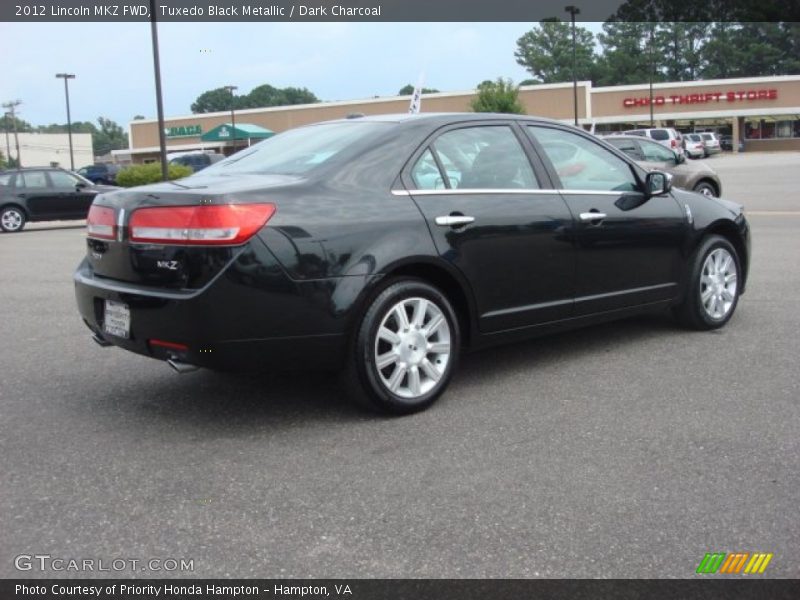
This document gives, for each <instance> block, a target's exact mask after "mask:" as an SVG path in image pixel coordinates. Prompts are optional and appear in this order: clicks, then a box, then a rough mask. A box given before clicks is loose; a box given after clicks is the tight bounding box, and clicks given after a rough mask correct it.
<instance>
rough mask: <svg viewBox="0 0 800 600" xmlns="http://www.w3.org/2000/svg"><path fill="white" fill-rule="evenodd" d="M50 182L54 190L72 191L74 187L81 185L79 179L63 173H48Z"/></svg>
mask: <svg viewBox="0 0 800 600" xmlns="http://www.w3.org/2000/svg"><path fill="white" fill-rule="evenodd" d="M50 181H51V182H52V185H53V187H54V188H70V189H74V188H75V186H76V185H78V184H79V183H81V180H80V179H78V178H77V177H75V176H73V175H70V174H69V173H65V172H64V171H50Z"/></svg>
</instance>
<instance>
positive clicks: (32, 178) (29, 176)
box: [17, 171, 47, 188]
mask: <svg viewBox="0 0 800 600" xmlns="http://www.w3.org/2000/svg"><path fill="white" fill-rule="evenodd" d="M17 187H18V188H19V187H24V188H46V187H47V178H46V177H45V175H44V171H20V172H19V174H18V175H17Z"/></svg>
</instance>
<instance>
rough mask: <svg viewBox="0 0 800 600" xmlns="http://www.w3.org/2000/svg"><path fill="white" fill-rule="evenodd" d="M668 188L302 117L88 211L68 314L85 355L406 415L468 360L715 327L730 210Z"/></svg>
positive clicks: (579, 150)
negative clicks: (556, 343)
mask: <svg viewBox="0 0 800 600" xmlns="http://www.w3.org/2000/svg"><path fill="white" fill-rule="evenodd" d="M476 148H477V152H476V151H475V149H476ZM432 165H435V166H436V169H437V170H438V172H439V173H438V177H431V176H430V174H429V171H430V168H431V166H432ZM420 174H422V177H420V176H419V175H420ZM439 179H441V181H442V182H443V183H444V186H443V187H440V186H439V183H438V180H439ZM670 181H671V178H670V176H669V174H667V173H665V172H660V171H653V172H648V171H647V170H645V169H644V168H642V167H640V166H638V165H637V164H636V163H635V162H634V161H633V160H632V159H631V158H629V157H628V156H627V155H626V154H624V153H623V152H620V151H618V150H616V149H615V148H614V147H613V146H610V145H609V144H606V143H604V142H603V141H601V140H599V139H597V138H595V137H594V136H592V135H591V134H589V133H587V132H584V131H582V130H579V129H576V128H573V127H571V126H568V125H564V124H561V123H559V122H556V121H550V120H545V119H539V118H532V117H524V116H518V115H499V114H498V115H491V114H475V113H468V114H446V115H443V114H420V115H408V114H404V115H395V116H387V115H383V116H375V117H364V118H359V119H343V120H340V121H332V122H326V123H318V124H314V125H309V126H305V127H302V128H298V129H292V130H289V131H286V132H284V133H280V134H278V135H276V136H274V137H272V138H270V139H267V140H265V141H263V142H261V143H259V144H258V145H256V146H253V147H251V148H247V149H244V150H242V151H240V152H238V153H237V154H236V155H234V156H231V157H230V158H228V159H227V160H224V161H222V162H220V163H218V164H216V165H214V166H212V167H209V168H207V169H205V170H204V171H202V172H200V173H197V174H194V175H191V176H189V177H187V178H185V179H182V180H181V182H180V185H179V186H176V185H174V184H173V183H158V184H153V185H147V186H142V187H140V188H131V189H127V190H121V191H116V192H111V193H108V194H101V195H100V196H98V197H97V198H96V200H95V202H94V204H93V205H92V208H91V210H90V213H89V218H88V220H87V229H88V239H87V252H86V257H85V258H84V259H83V261H82V262H81V263H80V265H79V266H78V268H77V270H76V272H75V275H74V280H75V293H76V299H77V305H78V310H79V312H80V315H81V316H82V318H83V320H84V321H85V323H86V325H87V326H88V327H89V329H90V330H91V334H92V337H93V338H94V340H95V341H96V342H97V343H98V344H100V345H101V346H109V345H114V346H118V347H120V348H123V349H125V350H128V351H131V352H135V353H137V354H141V355H144V356H148V357H152V358H155V359H160V360H166V361H167V362H168V363H169V364H170V365H171V366H172V367H173V368H175V369H176V370H179V371H187V370H191V369H193V368H196V367H208V368H211V369H230V368H234V369H237V368H245V367H250V368H257V369H276V368H282V367H287V366H288V367H294V368H306V369H307V368H335V369H341V370H342V371H343V373H344V375H343V378H344V382H345V385H346V389H347V390H348V394H349V396H350V397H351V398H353V399H356V400H358V401H360V402H362V403H364V404H366V405H367V406H369V407H371V408H374V409H378V410H381V411H386V412H391V413H401V414H402V413H410V412H414V411H418V410H421V409H424V408H426V407H427V406H429V405H430V404H431V403H433V402H434V401H435V400H436V398H437V397H439V396H440V395H441V394H442V392H444V390H445V389H446V387H447V385H448V383H449V382H450V380H451V378H452V376H453V373H454V372H455V370H456V366H457V363H458V358H459V354H460V353H461V352H462V351H463V350H468V349H476V348H485V347H488V346H491V345H493V344H498V343H501V342H509V341H512V340H519V339H522V338H527V337H530V336H535V335H540V334H543V333H547V332H554V331H558V330H563V329H568V328H574V327H577V326H581V325H587V324H589V323H597V322H600V321H607V320H609V319H616V318H621V317H625V316H631V315H635V314H641V313H646V312H650V311H654V310H662V309H672V310H673V311H674V313H675V314H676V316H677V317H678V319H679V320H680V321H681V322H682V323H684V324H686V325H687V326H690V327H693V328H696V329H716V328H718V327H721V326H723V325H725V323H727V322H728V321H729V319H730V318H731V316H732V315H733V313H734V311H735V309H736V305H737V302H738V299H739V296H740V295H741V294H742V292H743V291H744V288H745V284H746V282H747V273H748V265H749V256H750V250H749V248H750V235H749V226H748V223H747V221H746V219H745V217H744V214H743V212H742V207H741V206H739V205H738V204H734V203H732V202H727V201H724V200H718V199H713V198H711V199H709V198H704V197H701V196H699V195H698V194H694V193H690V192H686V191H682V190H678V189H673V188H672V186H671V183H670ZM576 369H577V370H580V366H579V365H576Z"/></svg>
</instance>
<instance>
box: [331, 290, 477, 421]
mask: <svg viewBox="0 0 800 600" xmlns="http://www.w3.org/2000/svg"><path fill="white" fill-rule="evenodd" d="M417 299H424V300H426V301H427V302H429V303H431V304H430V305H426V306H427V307H428V308H426V309H425V310H422V311H420V312H422V313H423V317H422V318H423V323H425V321H424V319H428V321H427V323H428V324H431V323H432V322H433V321H434V319H433V317H432V316H430V315H435V314H436V313H435V310H436V309H438V311H439V313H441V316H443V317H444V321H445V322H446V324H447V327H448V330H447V331H446V332H444V329H443V328H442V327H441V326H440V327H439V328H434V330H432V331H433V333H432V334H431V338H436V339H439V336H443V335H444V333H449V344H450V351H449V355H447V356H446V357H445V358H443V355H435V354H434V353H433V352H431V353H428V352H426V351H423V350H422V349H418V347H417V346H416V345H415V346H414V347H413V351H412V350H411V348H412V345H411V344H409V346H408V353H409V361H410V362H409V363H404V362H402V360H403V359H400V358H398V362H397V363H396V364H392V365H389V366H387V367H384V369H382V370H381V369H379V368H378V365H377V364H376V363H377V360H376V356H377V355H378V353H379V352H380V346H381V345H385V348H386V349H388V351H386V352H385V353H384V352H381V354H382V355H383V354H386V355H388V354H390V353H392V352H394V353H398V352H401V350H400V347H401V344H400V343H399V342H397V343H396V345H392V344H391V343H389V342H388V341H385V340H383V339H382V338H380V339H379V337H378V330H379V328H380V327H381V325H382V324H385V326H386V327H388V328H390V329H392V328H394V327H397V328H398V332H399V331H400V330H402V326H400V324H399V323H397V321H396V320H395V317H394V316H392V315H393V314H396V313H393V309H394V308H396V307H397V306H398V305H399V304H400V303H401V302H405V301H407V302H409V304H412V303H414V302H416V301H417ZM418 305H419V306H421V305H425V303H423V302H419V303H418ZM434 307H435V308H434ZM405 308H406V307H405V306H404V307H403V309H404V310H405ZM409 308H410V307H409ZM426 311H428V312H426ZM406 314H407V316H409V320H410V321H412V322H411V323H410V326H411V329H412V331H411V333H408V335H409V336H413V335H415V333H414V332H415V331H416V332H417V333H416V335H423V331H424V330H425V327H424V326H423V327H421V328H418V327H417V326H416V325H415V323H414V319H413V316H414V313H413V312H412V314H411V315H408V313H406ZM415 328H416V329H415ZM437 330H438V331H439V333H437V332H436V331H437ZM405 331H406V332H408V331H409V330H405ZM443 332H444V333H443ZM409 339H410V338H409ZM415 343H416V342H415ZM445 343H446V342H445ZM460 345H461V335H460V331H459V324H458V319H457V318H456V314H455V311H454V310H453V307H452V306H451V304H450V301H449V300H448V299H447V297H446V296H445V295H444V294H443V293H442V292H441V291H439V290H438V289H437V288H435V287H433V286H432V285H430V284H428V283H426V282H425V281H422V280H420V279H416V278H402V279H394V280H391V281H389V282H387V283H386V284H385V285H384V287H383V288H382V289H381V290H380V291H379V292H377V294H376V295H374V296H373V297H372V299H371V300H370V301H369V304H368V308H367V310H366V312H365V314H364V317H363V318H362V319H361V321H360V322H359V323H358V324H357V329H356V330H355V332H354V335H353V339H352V340H351V343H350V348H349V350H348V355H347V358H346V360H347V362H346V365H345V369H344V371H343V373H342V378H343V384H344V389H345V392H346V394H347V396H348V398H349V399H351V400H353V401H355V402H356V403H358V404H359V405H361V406H362V407H365V408H368V409H370V410H372V411H377V412H381V413H387V414H394V415H406V414H410V413H414V412H418V411H421V410H424V409H426V408H428V407H429V406H430V405H431V404H433V403H434V402H435V401H436V399H437V398H438V397H439V396H441V394H442V393H443V392H444V390H445V389H446V388H447V385H448V383H449V382H450V379H451V378H452V376H453V373H454V371H455V369H456V366H457V363H458V353H459V349H460ZM403 347H405V346H403ZM411 361H422V362H423V363H425V362H426V361H427V364H426V365H424V366H419V367H417V366H413V365H414V364H415V363H413V362H411ZM434 362H436V363H437V364H438V366H437V365H434V364H433V363H434ZM442 362H443V363H444V364H442ZM408 364H411V365H412V366H410V367H408V370H407V371H404V373H405V374H404V375H402V376H401V377H400V379H399V383H400V387H399V389H398V391H397V393H396V392H394V391H392V390H391V389H390V388H389V387H388V386H389V383H387V382H385V381H386V379H387V378H389V379H393V376H394V375H395V373H396V370H397V369H400V368H402V367H403V365H408ZM425 366H427V367H428V368H429V369H430V368H435V369H436V370H437V373H438V372H439V369H441V375H440V377H439V379H438V380H436V381H434V380H433V379H432V378H431V377H429V375H428V373H429V372H430V371H426V370H425ZM414 369H416V372H417V373H418V375H416V381H417V382H418V383H417V387H418V389H419V390H420V393H419V395H417V396H415V397H408V396H406V397H404V396H403V391H404V390H403V387H402V384H403V383H404V382H406V388H407V389H406V390H405V391H406V393H413V391H412V383H411V371H412V370H414ZM389 373H391V376H390V375H389ZM420 379H422V380H423V383H422V384H420V383H419V381H420ZM426 385H430V386H432V387H430V388H429V389H427V390H424V389H423V387H424V386H426Z"/></svg>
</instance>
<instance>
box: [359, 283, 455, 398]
mask: <svg viewBox="0 0 800 600" xmlns="http://www.w3.org/2000/svg"><path fill="white" fill-rule="evenodd" d="M451 353H452V345H451V334H450V326H449V324H448V322H447V318H446V317H445V315H444V312H442V310H441V309H440V308H439V307H438V306H437V305H436V303H434V302H432V301H431V300H428V299H427V298H420V297H414V298H406V299H404V300H401V301H400V302H398V303H396V304H395V305H394V306H392V307H391V308H390V309H389V310H388V311H387V312H386V314H385V316H384V317H383V319H382V321H381V324H380V326H379V327H378V330H377V333H376V336H375V345H374V359H375V367H376V369H377V371H378V375H379V378H380V381H381V383H382V384H383V385H384V386H385V387H386V389H387V390H389V391H390V392H392V393H393V394H395V395H397V396H399V397H401V398H406V399H416V398H419V397H421V396H424V395H425V394H427V393H428V392H430V391H431V390H432V389H434V388H435V387H436V384H437V383H438V382H439V380H440V379H441V378H442V377H443V376H444V373H445V371H446V369H447V364H448V362H449V361H450V357H451Z"/></svg>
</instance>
